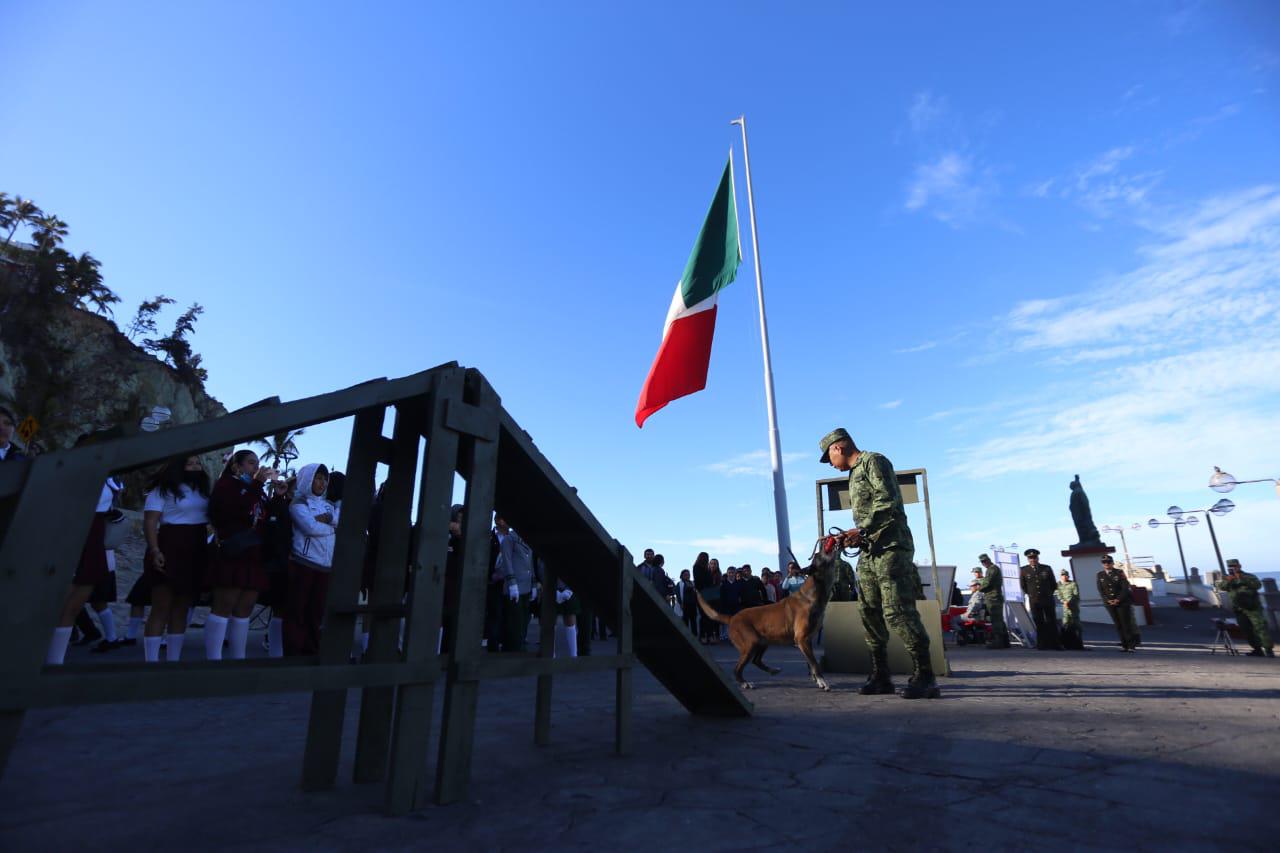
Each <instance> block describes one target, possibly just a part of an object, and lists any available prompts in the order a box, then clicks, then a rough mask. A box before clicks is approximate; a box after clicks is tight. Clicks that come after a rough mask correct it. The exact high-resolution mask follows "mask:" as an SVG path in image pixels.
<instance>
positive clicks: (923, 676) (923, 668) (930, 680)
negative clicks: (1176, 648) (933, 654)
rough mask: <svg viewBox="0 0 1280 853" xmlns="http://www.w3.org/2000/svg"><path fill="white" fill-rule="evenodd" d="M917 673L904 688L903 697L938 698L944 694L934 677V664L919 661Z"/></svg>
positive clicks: (916, 668) (916, 667)
mask: <svg viewBox="0 0 1280 853" xmlns="http://www.w3.org/2000/svg"><path fill="white" fill-rule="evenodd" d="M915 670H916V672H915V675H913V676H911V679H910V680H909V681H908V682H907V686H906V687H904V688H902V698H903V699H937V698H938V697H940V696H941V695H942V690H940V689H939V688H938V682H937V681H935V680H934V677H933V666H932V665H931V664H930V663H928V662H927V661H925V662H921V663H917V664H916V666H915Z"/></svg>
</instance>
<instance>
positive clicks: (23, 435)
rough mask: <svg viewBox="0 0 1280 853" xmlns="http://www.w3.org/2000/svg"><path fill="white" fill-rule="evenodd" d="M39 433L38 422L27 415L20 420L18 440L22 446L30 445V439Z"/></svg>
mask: <svg viewBox="0 0 1280 853" xmlns="http://www.w3.org/2000/svg"><path fill="white" fill-rule="evenodd" d="M39 431H40V422H39V421H37V420H36V419H35V418H33V417H31V416H30V415H27V416H26V417H25V418H23V419H22V423H20V424H18V438H20V439H22V443H23V444H30V443H31V439H33V438H35V436H36V433H38V432H39Z"/></svg>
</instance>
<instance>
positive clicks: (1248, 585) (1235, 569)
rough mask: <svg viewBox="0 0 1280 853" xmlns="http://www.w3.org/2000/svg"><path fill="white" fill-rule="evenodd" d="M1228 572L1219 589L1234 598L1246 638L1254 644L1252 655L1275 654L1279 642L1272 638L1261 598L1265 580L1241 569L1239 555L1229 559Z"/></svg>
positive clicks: (1233, 605)
mask: <svg viewBox="0 0 1280 853" xmlns="http://www.w3.org/2000/svg"><path fill="white" fill-rule="evenodd" d="M1227 573H1228V574H1227V578H1226V579H1225V580H1221V581H1218V589H1220V590H1222V591H1223V592H1225V593H1227V595H1228V596H1229V597H1230V598H1231V609H1232V610H1234V611H1235V613H1236V624H1238V625H1239V626H1240V630H1242V631H1244V636H1245V639H1246V640H1248V641H1249V645H1250V646H1252V647H1253V651H1251V652H1249V657H1255V658H1256V657H1262V656H1263V655H1266V656H1267V657H1269V658H1273V657H1275V656H1276V653H1275V642H1274V641H1273V640H1272V639H1271V631H1270V630H1268V629H1267V620H1266V619H1265V618H1263V615H1262V601H1261V600H1260V599H1259V598H1258V590H1260V589H1262V581H1260V580H1258V578H1257V577H1256V576H1254V575H1251V574H1249V573H1248V572H1246V571H1244V570H1243V569H1241V568H1240V561H1239V560H1237V559H1235V558H1232V559H1230V560H1227Z"/></svg>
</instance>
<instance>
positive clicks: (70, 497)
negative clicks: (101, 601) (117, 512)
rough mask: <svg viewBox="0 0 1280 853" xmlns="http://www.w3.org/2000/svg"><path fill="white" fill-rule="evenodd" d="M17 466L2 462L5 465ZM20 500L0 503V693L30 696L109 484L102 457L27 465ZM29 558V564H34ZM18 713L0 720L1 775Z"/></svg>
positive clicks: (60, 457)
mask: <svg viewBox="0 0 1280 853" xmlns="http://www.w3.org/2000/svg"><path fill="white" fill-rule="evenodd" d="M11 464H12V465H20V464H22V462H21V461H19V462H12V463H10V462H6V463H5V465H6V466H7V465H11ZM29 464H30V468H29V469H28V473H27V478H26V481H25V483H24V484H23V488H22V493H21V495H20V496H19V497H18V498H17V499H16V500H15V501H5V504H7V505H8V506H7V508H9V510H10V511H9V512H6V513H4V516H6V517H3V519H2V520H3V522H4V528H3V530H4V542H3V546H2V547H0V624H3V625H4V626H5V631H4V637H5V648H4V651H3V652H2V653H0V685H4V689H10V688H15V687H17V688H32V687H34V686H35V684H36V683H37V681H38V680H39V679H40V678H41V675H40V671H41V667H43V666H44V662H45V658H46V657H47V655H48V650H49V639H50V637H51V636H52V634H53V629H54V628H55V627H56V626H57V624H58V616H59V614H60V612H61V610H62V607H63V604H64V602H65V600H66V597H67V593H68V591H69V590H70V589H71V579H72V578H73V577H74V575H75V569H76V564H77V563H78V562H79V559H80V551H81V549H82V548H83V547H84V541H85V537H86V536H87V535H88V532H89V526H90V524H91V523H92V521H93V510H94V506H95V505H96V504H97V502H98V496H99V494H100V493H101V492H102V484H103V482H104V481H105V480H106V478H107V473H108V468H107V464H108V463H107V461H106V460H105V459H104V458H103V455H102V453H101V452H100V449H99V448H97V447H88V448H84V450H82V451H79V452H77V454H76V455H75V456H73V457H70V458H65V456H64V454H61V453H53V454H50V455H48V456H41V457H38V458H36V459H34V460H32V461H31V462H30V463H29ZM33 557H34V560H33V559H32V558H33ZM23 714H24V711H22V710H5V711H2V712H0V773H3V772H4V768H5V765H6V764H7V763H8V760H9V753H10V751H11V750H12V748H13V744H14V742H15V741H16V740H17V737H18V732H19V731H20V730H21V728H22V718H23Z"/></svg>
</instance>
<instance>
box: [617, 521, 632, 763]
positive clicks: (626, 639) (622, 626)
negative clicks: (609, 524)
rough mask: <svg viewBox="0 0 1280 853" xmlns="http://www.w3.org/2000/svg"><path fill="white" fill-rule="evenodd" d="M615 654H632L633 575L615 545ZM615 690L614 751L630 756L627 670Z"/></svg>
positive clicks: (629, 675) (623, 556) (621, 672)
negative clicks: (616, 589)
mask: <svg viewBox="0 0 1280 853" xmlns="http://www.w3.org/2000/svg"><path fill="white" fill-rule="evenodd" d="M617 548H618V566H617V571H618V655H619V656H620V657H626V658H630V657H631V653H632V645H633V644H632V631H631V594H632V592H634V586H635V583H634V577H635V576H634V573H633V572H631V571H628V569H629V566H628V565H627V564H628V563H629V562H630V561H629V560H628V559H627V552H626V550H624V549H623V547H622V545H620V544H619V545H618V546H617ZM616 678H617V687H616V689H615V701H616V702H617V709H616V711H615V714H616V718H615V729H614V752H616V753H617V754H618V755H630V754H631V699H632V695H631V667H630V666H627V667H626V668H625V669H619V670H618V672H617V676H616Z"/></svg>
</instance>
